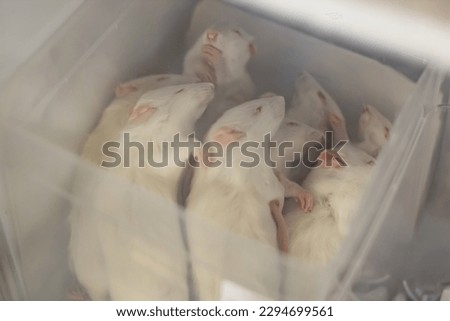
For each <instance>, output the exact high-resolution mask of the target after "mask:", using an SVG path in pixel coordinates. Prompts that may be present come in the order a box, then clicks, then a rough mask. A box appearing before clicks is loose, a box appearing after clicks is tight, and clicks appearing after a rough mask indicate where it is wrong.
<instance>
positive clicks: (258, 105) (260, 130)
mask: <svg viewBox="0 0 450 321" xmlns="http://www.w3.org/2000/svg"><path fill="white" fill-rule="evenodd" d="M283 117H284V99H283V98H282V97H280V96H277V97H271V98H264V99H257V100H253V101H249V102H246V103H244V104H241V105H239V106H237V107H234V108H232V109H230V110H228V111H226V112H225V113H224V114H223V115H222V117H220V118H219V119H218V120H217V121H216V122H215V123H214V125H213V126H212V127H211V129H210V130H209V131H208V134H207V136H206V141H207V142H216V143H218V144H220V145H221V146H223V147H224V148H226V146H229V144H231V143H237V142H239V143H240V144H243V143H245V142H252V141H253V142H259V145H258V147H257V148H255V149H252V151H254V152H255V153H257V155H258V157H259V158H260V162H263V160H262V158H263V157H264V149H263V147H262V145H261V142H263V138H264V135H266V134H267V133H270V132H274V131H276V130H277V128H278V126H279V124H280V122H281V120H282V119H283ZM203 152H204V151H203ZM224 154H226V153H224ZM204 157H205V156H204V154H203V156H202V157H199V159H204ZM222 160H223V161H224V159H222ZM231 160H232V164H231V165H232V166H226V164H225V163H222V164H221V165H220V166H217V167H212V166H210V163H209V162H211V160H210V159H209V161H208V160H203V162H202V165H201V166H200V167H199V168H197V169H195V172H194V176H193V179H192V184H191V192H190V194H189V196H188V198H187V206H186V211H187V219H188V238H189V246H190V249H191V254H192V257H193V275H194V280H195V282H196V287H197V291H198V297H199V299H200V300H217V299H218V298H219V287H220V281H221V275H220V271H219V270H217V268H218V267H219V266H224V268H225V269H227V268H230V269H232V267H233V266H234V265H235V263H233V258H234V257H233V255H232V256H231V257H228V255H227V250H226V248H225V247H226V246H225V247H219V248H211V244H217V242H220V244H222V243H221V236H223V235H224V234H223V233H227V234H228V233H231V235H239V236H240V237H246V238H252V239H255V240H258V241H260V242H262V243H264V244H268V245H270V246H272V247H274V248H276V247H277V246H278V247H279V248H280V249H281V250H282V251H287V227H286V225H285V222H284V217H283V216H282V213H281V210H282V207H283V203H284V196H283V194H284V191H283V187H282V186H281V184H280V183H279V181H278V180H277V178H276V176H275V174H274V171H273V169H272V168H271V167H269V166H267V165H266V164H262V163H258V164H256V166H252V167H247V168H245V167H242V166H240V161H242V160H244V161H245V160H249V159H248V158H246V157H245V156H244V155H243V153H242V150H240V149H239V148H235V149H233V154H232V158H231ZM215 161H217V159H215ZM205 226H211V227H212V231H215V230H216V229H217V230H218V231H221V232H222V233H219V234H218V235H217V236H216V237H217V238H218V239H217V240H216V239H210V238H211V237H212V238H214V236H215V235H216V234H215V233H214V232H213V233H211V235H210V236H209V237H208V233H205V232H206V230H208V231H209V230H210V228H207V229H206V230H200V231H199V230H197V229H198V228H199V227H200V228H204V227H205ZM222 260H224V261H223V262H222ZM205 261H209V262H210V263H211V264H212V267H211V266H210V267H208V263H206V262H205ZM272 263H273V265H274V266H273V269H271V271H272V273H271V275H261V274H259V275H258V272H256V271H254V272H253V273H248V277H246V279H247V284H246V285H250V287H251V288H253V289H254V290H261V291H262V292H264V291H263V290H262V289H264V288H265V282H269V283H271V282H275V280H276V278H277V275H276V272H277V271H278V270H277V268H278V266H277V262H271V263H267V262H265V263H264V264H272ZM263 274H264V273H263ZM278 277H279V276H278Z"/></svg>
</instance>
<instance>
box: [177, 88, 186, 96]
mask: <svg viewBox="0 0 450 321" xmlns="http://www.w3.org/2000/svg"><path fill="white" fill-rule="evenodd" d="M183 90H184V88H181V89H180V90H178V91H177V92H176V93H175V95H176V94H178V93H180V92H182V91H183Z"/></svg>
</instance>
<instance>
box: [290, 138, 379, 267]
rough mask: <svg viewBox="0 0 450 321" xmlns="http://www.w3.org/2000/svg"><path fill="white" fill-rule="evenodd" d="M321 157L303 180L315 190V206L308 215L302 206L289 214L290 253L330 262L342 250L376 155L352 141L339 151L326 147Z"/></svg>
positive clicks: (320, 262) (310, 261)
mask: <svg viewBox="0 0 450 321" xmlns="http://www.w3.org/2000/svg"><path fill="white" fill-rule="evenodd" d="M318 161H319V162H320V166H318V167H315V168H313V169H312V170H311V172H310V173H309V174H308V176H307V177H306V179H305V181H304V182H303V186H304V187H305V188H307V189H308V190H309V191H311V193H312V194H313V197H314V209H313V210H312V212H311V213H310V214H308V215H304V214H303V213H302V212H301V211H299V210H298V209H294V210H291V211H288V213H287V214H286V222H287V225H288V228H289V236H290V242H289V251H290V252H289V253H290V254H291V255H293V256H296V257H298V258H300V259H301V260H302V261H304V262H306V263H308V264H313V265H323V264H326V263H328V262H329V261H330V260H331V259H332V258H333V257H334V256H335V254H336V253H337V251H338V250H339V248H340V246H341V243H342V240H343V239H344V238H345V237H346V236H347V234H348V230H349V228H350V224H351V222H352V219H353V217H354V215H355V214H356V210H357V206H358V204H359V201H360V199H361V196H362V193H363V191H364V188H365V186H366V184H367V182H368V179H369V177H370V175H371V172H372V168H373V164H374V159H373V158H371V157H370V156H369V155H365V153H364V152H362V151H360V150H359V149H358V148H356V147H354V146H352V145H350V144H347V145H345V146H344V147H343V148H342V149H341V150H340V151H339V152H338V154H335V153H333V152H332V151H329V150H324V151H322V152H321V154H320V155H319V158H318Z"/></svg>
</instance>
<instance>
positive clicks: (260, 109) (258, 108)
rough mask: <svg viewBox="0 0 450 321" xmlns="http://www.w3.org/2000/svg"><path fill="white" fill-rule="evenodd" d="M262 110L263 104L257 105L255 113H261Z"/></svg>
mask: <svg viewBox="0 0 450 321" xmlns="http://www.w3.org/2000/svg"><path fill="white" fill-rule="evenodd" d="M261 111H262V106H259V107H256V109H255V115H256V114H259V113H261Z"/></svg>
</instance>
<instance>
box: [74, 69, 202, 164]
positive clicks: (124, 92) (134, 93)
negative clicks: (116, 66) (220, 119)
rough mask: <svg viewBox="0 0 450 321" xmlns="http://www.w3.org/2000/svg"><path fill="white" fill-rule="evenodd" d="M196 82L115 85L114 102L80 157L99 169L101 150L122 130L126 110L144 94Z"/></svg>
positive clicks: (152, 79) (157, 79) (166, 78)
mask: <svg viewBox="0 0 450 321" xmlns="http://www.w3.org/2000/svg"><path fill="white" fill-rule="evenodd" d="M194 82H198V79H197V78H195V77H190V76H183V75H175V74H160V75H152V76H146V77H142V78H138V79H134V80H131V81H128V82H126V83H122V84H119V85H118V86H117V87H116V90H115V93H116V98H115V99H114V100H113V101H112V102H111V103H110V104H109V106H108V107H106V109H105V110H104V112H103V114H102V117H101V118H100V121H99V122H98V124H97V126H96V127H95V129H94V130H93V131H92V132H91V133H90V134H89V137H88V138H87V139H86V142H85V144H84V147H83V150H82V152H81V157H82V158H84V159H87V160H89V161H91V162H93V163H94V164H96V165H101V163H102V161H103V160H104V159H105V157H104V155H103V152H102V146H103V144H104V143H106V142H107V141H111V140H117V136H118V135H119V133H120V132H121V130H122V129H123V127H124V126H125V124H126V122H127V119H128V114H129V110H130V108H132V107H133V106H134V105H135V104H136V103H137V101H138V100H139V98H140V97H141V96H142V95H143V94H144V93H145V92H147V91H149V90H152V89H158V88H162V87H167V86H172V85H178V84H187V83H194Z"/></svg>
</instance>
